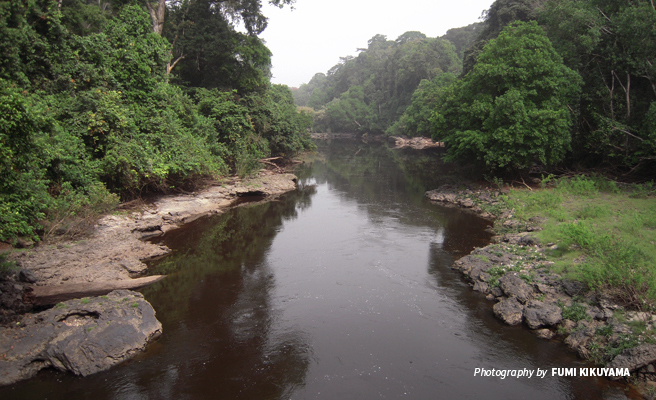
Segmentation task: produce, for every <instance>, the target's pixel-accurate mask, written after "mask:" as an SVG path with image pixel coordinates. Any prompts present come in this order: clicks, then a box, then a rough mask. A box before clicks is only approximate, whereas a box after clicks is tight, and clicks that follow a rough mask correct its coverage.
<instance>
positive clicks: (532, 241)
mask: <svg viewBox="0 0 656 400" xmlns="http://www.w3.org/2000/svg"><path fill="white" fill-rule="evenodd" d="M519 244H520V245H522V246H535V245H538V244H540V240H539V239H538V238H536V237H534V236H533V235H524V236H522V237H520V238H519Z"/></svg>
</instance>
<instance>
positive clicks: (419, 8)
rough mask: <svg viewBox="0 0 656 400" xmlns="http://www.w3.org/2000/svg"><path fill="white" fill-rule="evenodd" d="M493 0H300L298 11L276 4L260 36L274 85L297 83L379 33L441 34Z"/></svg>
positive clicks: (266, 12)
mask: <svg viewBox="0 0 656 400" xmlns="http://www.w3.org/2000/svg"><path fill="white" fill-rule="evenodd" d="M492 2H493V0H432V1H431V0H404V1H403V0H402V1H398V0H397V1H388V0H328V1H317V0H297V1H296V4H295V5H294V10H291V9H290V7H289V6H286V7H285V8H283V9H278V8H276V7H272V6H270V5H269V4H268V2H267V0H264V1H263V3H266V4H265V5H264V6H263V10H262V11H263V13H264V15H265V16H267V17H268V18H269V25H268V27H267V28H266V30H265V31H264V32H263V33H262V34H261V35H260V37H261V38H262V39H264V40H265V42H266V45H267V47H268V48H269V49H270V50H271V52H272V53H273V59H272V63H273V68H272V72H273V79H272V82H273V83H284V84H286V85H289V86H291V87H294V86H296V87H298V86H299V85H300V84H301V83H307V82H308V81H309V80H310V79H311V78H312V76H314V74H316V73H317V72H323V73H326V71H328V70H329V69H330V68H331V67H332V66H333V65H335V64H337V63H338V62H339V57H344V56H347V55H353V56H355V55H357V51H356V49H357V48H358V47H365V48H366V47H367V41H368V40H369V39H371V38H372V37H373V36H374V35H376V34H381V35H386V36H387V38H388V39H389V40H394V39H396V38H397V37H399V36H400V35H401V34H403V33H405V32H407V31H420V32H422V33H424V34H426V36H428V37H438V36H442V35H444V34H445V33H446V31H447V30H448V29H451V28H458V27H461V26H467V25H469V24H471V23H474V22H478V21H479V17H480V16H481V13H482V12H483V10H486V9H488V8H489V7H490V5H491V4H492Z"/></svg>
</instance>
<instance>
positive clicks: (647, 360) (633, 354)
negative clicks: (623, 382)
mask: <svg viewBox="0 0 656 400" xmlns="http://www.w3.org/2000/svg"><path fill="white" fill-rule="evenodd" d="M655 361H656V345H654V344H641V345H640V346H637V347H634V348H631V349H626V350H624V351H623V352H622V353H621V354H620V355H618V356H617V357H615V359H613V361H611V362H610V363H608V365H607V367H608V368H628V369H629V372H631V371H635V370H637V369H638V368H642V367H644V366H645V365H648V364H651V363H653V362H655ZM619 378H620V377H611V379H613V380H617V379H619Z"/></svg>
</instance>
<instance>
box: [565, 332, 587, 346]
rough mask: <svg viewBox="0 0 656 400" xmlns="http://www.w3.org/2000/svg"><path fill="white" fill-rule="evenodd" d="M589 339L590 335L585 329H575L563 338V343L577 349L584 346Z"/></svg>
mask: <svg viewBox="0 0 656 400" xmlns="http://www.w3.org/2000/svg"><path fill="white" fill-rule="evenodd" d="M589 340H590V336H589V335H588V332H586V330H585V329H582V330H575V331H574V332H572V334H571V335H569V336H567V338H566V339H565V344H566V345H567V346H568V347H569V348H570V349H572V350H576V351H578V350H579V349H580V348H585V345H586V344H587V343H588V341H589Z"/></svg>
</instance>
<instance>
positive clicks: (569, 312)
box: [558, 301, 591, 322]
mask: <svg viewBox="0 0 656 400" xmlns="http://www.w3.org/2000/svg"><path fill="white" fill-rule="evenodd" d="M558 305H559V306H560V308H561V309H562V310H563V319H570V320H572V321H574V322H578V321H581V320H584V319H591V318H590V316H589V315H588V313H587V312H586V307H585V305H584V304H583V303H579V302H576V301H575V302H573V303H572V305H570V306H565V305H563V304H560V303H559V304H558Z"/></svg>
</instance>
